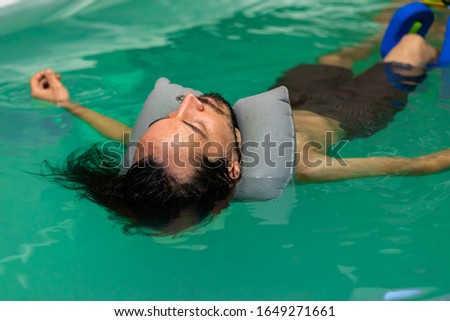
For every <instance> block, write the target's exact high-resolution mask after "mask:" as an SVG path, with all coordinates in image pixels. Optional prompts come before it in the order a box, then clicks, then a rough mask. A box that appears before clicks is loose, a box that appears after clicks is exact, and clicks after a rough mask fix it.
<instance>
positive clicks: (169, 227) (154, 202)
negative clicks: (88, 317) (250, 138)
mask: <svg viewBox="0 0 450 321" xmlns="http://www.w3.org/2000/svg"><path fill="white" fill-rule="evenodd" d="M213 98H214V99H218V98H217V97H213ZM225 105H227V106H228V107H229V108H230V111H231V119H232V122H233V127H235V128H238V127H237V122H236V118H235V116H234V113H233V111H232V110H231V107H230V105H229V104H228V103H227V102H226V101H225ZM233 131H234V128H233ZM117 144H118V145H120V144H119V143H117ZM236 144H237V141H236ZM104 146H105V145H103V147H102V146H100V145H99V144H96V145H93V146H92V147H90V148H89V149H88V150H86V151H81V152H80V151H75V152H73V153H72V154H70V155H69V156H68V157H67V159H66V160H65V162H64V164H63V165H62V166H54V165H51V164H50V163H49V162H48V161H44V166H45V167H46V169H47V170H48V171H47V172H45V173H42V175H44V176H46V177H48V178H50V179H52V180H53V181H56V182H57V183H59V184H61V185H62V186H63V187H65V188H68V189H71V190H76V191H77V192H78V193H79V195H80V196H81V197H82V198H87V199H89V200H91V201H92V202H94V203H97V204H99V205H101V206H103V207H105V208H106V209H107V210H109V211H110V213H111V214H112V215H111V218H113V219H117V220H119V221H120V222H121V223H123V224H124V228H123V230H124V231H125V232H126V233H129V234H135V233H142V234H148V235H165V234H172V233H176V232H179V231H180V229H184V228H187V227H188V225H190V226H193V225H198V224H201V223H203V222H205V221H207V218H208V217H210V216H211V212H212V211H213V209H215V207H216V206H219V207H221V208H225V207H227V206H228V203H229V201H230V200H231V198H232V196H233V192H234V189H235V186H236V183H237V181H238V180H239V179H237V180H236V179H232V178H231V177H230V176H229V171H228V166H229V162H228V160H227V158H219V159H216V160H214V161H211V160H209V159H208V158H206V157H204V156H203V157H201V160H202V161H200V162H198V164H199V166H196V167H195V169H194V174H193V175H192V176H191V177H190V178H189V179H187V180H186V181H183V182H180V181H178V180H177V179H176V177H174V176H173V175H171V174H170V172H169V171H168V168H167V167H166V166H164V165H163V164H162V163H160V162H158V161H156V160H155V159H154V158H153V157H152V156H151V155H147V156H146V157H145V158H142V159H140V160H139V161H138V162H136V163H134V164H133V165H132V166H131V167H130V168H129V169H128V171H127V172H126V173H125V174H123V175H119V172H120V169H121V166H120V164H121V160H122V159H121V158H122V155H121V154H122V153H117V150H116V152H114V151H113V150H112V149H111V148H110V147H111V146H110V145H109V147H108V148H105V147H104ZM236 147H237V148H236V149H234V150H236V151H237V152H238V157H239V160H240V150H239V147H238V146H236ZM179 218H186V219H187V221H188V222H189V223H188V225H183V226H181V227H176V226H174V222H175V221H176V220H177V219H179Z"/></svg>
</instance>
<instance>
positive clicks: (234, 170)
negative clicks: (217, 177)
mask: <svg viewBox="0 0 450 321" xmlns="http://www.w3.org/2000/svg"><path fill="white" fill-rule="evenodd" d="M228 175H229V176H230V178H231V179H232V180H234V181H236V180H238V179H239V177H240V176H241V165H240V164H239V162H238V161H237V160H234V161H233V162H232V163H231V165H230V166H229V167H228Z"/></svg>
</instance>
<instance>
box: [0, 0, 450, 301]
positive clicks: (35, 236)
mask: <svg viewBox="0 0 450 321" xmlns="http://www.w3.org/2000/svg"><path fill="white" fill-rule="evenodd" d="M320 3H322V4H320ZM320 3H319V1H314V0H298V1H293V0H270V1H268V0H228V1H225V0H222V1H207V0H197V1H188V0H178V1H175V0H172V1H170V0H166V1H144V0H134V1H131V0H109V1H99V0H97V1H95V0H85V1H81V0H79V1H76V2H73V1H68V0H66V1H44V0H37V1H33V2H30V1H29V2H26V3H25V2H21V3H14V1H12V0H8V1H5V0H3V1H0V6H1V7H0V41H1V50H0V122H1V126H0V153H1V157H0V164H1V167H0V168H1V169H0V180H1V187H2V189H1V190H2V193H1V194H0V209H1V213H0V235H1V238H0V239H1V240H2V241H1V242H0V284H1V286H0V299H2V300H392V299H412V300H414V299H419V300H422V299H441V298H446V297H448V296H449V295H450V277H449V266H450V253H449V252H450V251H449V244H450V233H449V232H450V219H449V217H450V213H449V210H448V208H449V207H450V198H449V194H450V193H449V190H450V179H449V174H448V172H446V173H441V174H438V175H432V176H426V177H413V178H404V177H384V178H383V177H381V178H370V179H360V180H354V181H347V182H338V183H332V184H321V185H308V186H295V185H294V184H291V185H289V186H288V188H287V189H286V191H285V192H284V194H283V196H282V197H281V198H280V199H279V200H278V201H272V202H266V203H235V204H233V205H232V206H231V207H230V208H229V209H228V210H227V211H226V212H225V213H223V214H222V215H220V217H219V218H218V219H217V220H215V221H213V222H212V223H211V224H210V225H208V226H207V227H204V228H201V229H199V230H198V231H195V232H189V233H185V234H183V235H181V236H178V237H177V238H150V237H144V236H126V235H124V234H123V233H122V231H121V226H120V225H118V224H117V223H115V222H114V221H111V220H108V214H107V213H106V211H105V210H103V209H102V208H100V207H98V206H95V205H94V204H91V203H89V202H88V201H85V200H83V201H80V200H78V199H77V198H76V196H75V194H74V193H73V192H71V191H68V190H64V189H63V188H61V187H59V186H57V185H55V184H53V183H51V182H48V181H46V180H45V179H43V178H41V177H38V176H34V175H30V174H27V173H25V172H24V171H34V172H36V171H39V169H40V167H39V164H40V163H41V162H42V161H43V160H44V159H47V160H50V161H52V162H62V161H63V160H64V158H65V156H66V155H67V154H69V153H70V152H71V151H72V150H73V149H75V148H78V147H86V146H89V145H90V144H91V143H94V142H98V141H101V140H102V138H101V137H100V136H99V135H97V134H96V133H95V132H94V131H93V130H91V129H90V128H89V127H88V126H87V125H85V124H83V123H82V122H81V121H79V120H77V119H74V118H73V117H71V116H70V115H68V114H67V113H65V112H64V111H63V110H61V109H58V108H55V107H53V106H51V105H47V104H45V103H42V102H39V101H33V100H31V99H30V97H29V89H28V84H27V81H28V77H29V76H30V75H32V74H33V73H34V72H36V71H38V70H40V69H43V68H45V67H52V68H54V69H56V70H57V71H58V72H61V73H62V74H63V80H64V82H65V84H66V85H67V87H68V88H69V89H70V92H71V95H72V98H73V99H74V100H76V101H78V102H80V103H82V104H85V105H86V106H88V107H91V108H93V109H95V110H97V111H99V112H102V113H105V114H107V115H110V116H113V117H116V118H118V119H120V120H121V121H124V122H127V123H130V124H132V123H133V121H134V118H135V116H136V115H137V113H138V112H139V109H140V107H141V104H142V102H143V100H144V99H145V97H146V95H147V94H148V92H149V91H150V90H151V89H152V86H153V83H154V81H155V80H156V79H157V78H159V77H161V76H165V77H168V78H170V79H171V80H172V81H174V82H178V83H181V84H184V85H186V86H190V87H194V88H198V89H200V90H202V91H218V92H221V93H222V94H223V95H224V96H225V97H227V98H228V99H229V100H230V101H232V102H234V101H235V100H236V99H238V98H239V97H242V96H247V95H251V94H255V93H258V92H261V91H264V90H265V89H266V88H268V87H269V86H270V85H272V83H273V82H274V80H275V78H276V77H278V76H279V75H280V74H281V73H282V71H284V70H287V69H289V68H290V67H293V66H295V65H297V64H299V63H312V62H314V61H315V58H316V57H317V56H319V55H321V54H325V53H329V52H331V51H333V50H336V49H337V48H340V47H342V46H349V45H354V44H356V43H358V42H359V41H361V40H363V39H365V38H367V37H369V36H372V35H374V34H376V33H377V32H379V31H381V30H382V26H381V25H379V24H378V23H376V22H374V21H373V20H372V18H371V17H372V16H373V15H375V14H377V13H379V12H380V11H381V10H382V9H383V8H385V7H386V6H387V5H388V4H389V2H388V1H381V0H364V1H356V0H353V1H343V0H341V1H339V0H334V1H327V3H328V5H326V6H325V5H323V2H322V1H321V2H320ZM377 50H378V49H377V48H373V53H372V55H371V56H370V57H368V58H367V59H365V60H363V61H361V62H360V63H358V64H357V65H356V66H355V70H356V71H358V72H359V71H362V70H364V69H365V68H366V67H368V66H370V65H371V64H372V63H374V62H376V61H377V60H378V53H377ZM441 86H442V79H441V71H440V70H434V71H432V72H430V75H429V78H428V79H427V81H426V82H425V83H424V84H422V85H421V86H420V88H419V89H418V90H417V91H416V92H415V93H413V94H412V95H411V98H410V105H409V107H408V108H407V109H406V110H405V111H404V112H402V113H401V114H399V115H398V117H397V118H396V121H395V122H394V123H392V124H391V126H390V127H389V128H388V129H386V130H384V131H383V132H380V133H378V134H377V135H375V136H373V137H371V138H370V139H366V140H356V141H353V142H352V143H351V144H349V145H347V146H346V148H345V149H344V150H343V155H344V156H352V157H357V156H361V157H364V156H368V155H371V156H376V155H389V156H397V155H400V156H411V157H413V156H419V155H422V154H427V153H431V152H434V151H437V150H440V149H443V148H446V147H448V146H449V142H450V139H449V137H450V136H449V135H450V129H449V126H448V123H449V106H450V101H449V100H448V98H446V97H444V95H443V94H442V90H441Z"/></svg>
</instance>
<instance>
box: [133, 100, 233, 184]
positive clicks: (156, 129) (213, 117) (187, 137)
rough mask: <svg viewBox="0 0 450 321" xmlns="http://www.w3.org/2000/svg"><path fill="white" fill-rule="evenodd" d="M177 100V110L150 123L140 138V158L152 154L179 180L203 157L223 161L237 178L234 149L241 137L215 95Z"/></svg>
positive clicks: (227, 111)
mask: <svg viewBox="0 0 450 321" xmlns="http://www.w3.org/2000/svg"><path fill="white" fill-rule="evenodd" d="M179 101H180V107H179V108H178V110H176V111H175V112H173V113H170V114H169V115H167V116H166V117H165V118H162V119H159V120H156V121H154V122H153V123H152V124H150V126H149V128H148V130H147V131H146V132H145V133H144V135H143V136H142V137H141V139H140V142H141V143H142V144H143V150H142V151H139V152H138V154H140V155H139V157H142V156H145V155H148V154H151V155H152V156H153V157H154V158H156V160H157V161H159V162H162V163H163V164H164V165H166V166H168V170H169V172H171V173H172V174H173V175H175V177H177V178H178V180H180V181H183V180H185V179H188V178H189V177H190V176H191V175H192V174H193V173H194V170H195V167H196V166H198V162H201V160H202V158H201V157H202V156H203V157H207V158H208V159H209V160H211V161H212V160H214V159H218V158H226V159H227V160H228V161H229V164H230V166H231V167H233V166H234V169H233V168H232V169H231V172H230V176H231V177H232V178H233V176H236V175H237V177H238V176H239V173H237V174H236V173H235V170H239V169H238V168H236V166H238V156H237V153H236V151H234V149H235V147H236V142H238V143H239V144H240V143H241V141H240V140H241V138H240V133H239V130H238V129H235V128H234V126H233V122H232V117H231V110H230V108H229V107H228V106H227V105H226V104H225V103H224V102H223V101H222V100H221V99H218V98H216V97H215V96H214V95H202V96H200V97H196V96H194V95H193V94H187V95H184V96H180V97H179ZM142 154H143V155H142ZM135 160H136V159H135ZM236 162H237V164H236ZM233 164H234V165H233ZM237 177H236V178H237Z"/></svg>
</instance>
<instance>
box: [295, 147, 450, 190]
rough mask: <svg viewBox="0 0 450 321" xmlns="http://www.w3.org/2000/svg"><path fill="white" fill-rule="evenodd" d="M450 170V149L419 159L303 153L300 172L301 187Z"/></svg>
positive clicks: (297, 178)
mask: <svg viewBox="0 0 450 321" xmlns="http://www.w3.org/2000/svg"><path fill="white" fill-rule="evenodd" d="M449 168H450V148H449V149H445V150H442V151H439V152H436V153H433V154H429V155H425V156H421V157H416V158H402V157H368V158H343V159H336V158H332V157H329V156H326V155H323V154H320V153H318V152H316V151H312V150H311V149H309V150H305V149H304V150H303V153H301V155H300V157H299V164H298V166H297V169H296V180H298V181H299V182H300V183H321V182H331V181H340V180H347V179H354V178H363V177H374V176H388V175H391V176H420V175H428V174H433V173H438V172H441V171H445V170H448V169H449Z"/></svg>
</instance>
